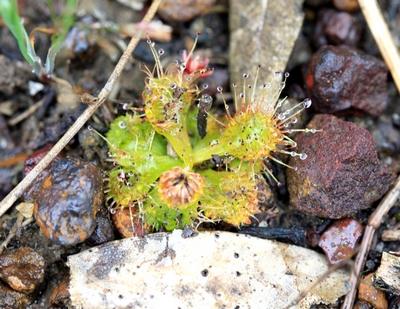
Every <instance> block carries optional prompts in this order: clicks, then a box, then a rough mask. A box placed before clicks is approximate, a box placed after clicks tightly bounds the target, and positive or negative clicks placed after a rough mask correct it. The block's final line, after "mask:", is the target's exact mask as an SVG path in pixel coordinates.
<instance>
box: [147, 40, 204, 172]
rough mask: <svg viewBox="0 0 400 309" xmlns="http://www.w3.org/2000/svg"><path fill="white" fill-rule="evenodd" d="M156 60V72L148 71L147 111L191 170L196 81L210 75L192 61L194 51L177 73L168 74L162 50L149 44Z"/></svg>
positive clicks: (148, 116) (184, 60)
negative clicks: (190, 127)
mask: <svg viewBox="0 0 400 309" xmlns="http://www.w3.org/2000/svg"><path fill="white" fill-rule="evenodd" d="M148 44H149V46H150V50H151V51H152V53H153V56H154V59H155V70H154V71H155V72H150V70H148V69H147V70H146V72H147V79H146V83H145V89H144V91H143V102H144V111H145V115H146V118H147V120H148V121H149V122H150V123H151V124H152V126H153V127H154V129H155V130H156V131H157V132H158V133H160V134H162V135H164V136H165V137H166V138H167V139H168V142H169V143H170V144H171V145H172V147H173V149H174V151H175V152H176V154H177V156H178V157H179V158H181V159H182V160H183V161H184V162H185V164H186V165H187V166H189V167H191V166H192V165H193V162H192V151H191V149H192V146H191V142H190V139H189V134H188V128H187V115H188V113H189V109H190V108H191V106H192V105H193V102H194V100H195V99H196V97H197V95H198V94H199V89H198V88H197V85H196V81H197V79H198V78H201V77H204V76H207V74H209V73H210V70H208V69H207V68H206V67H205V66H206V65H207V63H208V62H205V63H199V60H196V62H197V63H196V62H194V60H192V58H193V50H194V46H195V44H194V46H193V49H192V50H191V51H190V53H189V54H187V53H184V55H183V56H184V59H183V61H182V62H180V61H178V62H177V70H171V71H170V72H168V71H167V72H164V68H163V66H162V64H161V61H160V55H162V54H163V51H162V50H159V51H156V49H155V47H154V43H153V42H151V41H150V40H148Z"/></svg>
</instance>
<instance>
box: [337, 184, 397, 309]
mask: <svg viewBox="0 0 400 309" xmlns="http://www.w3.org/2000/svg"><path fill="white" fill-rule="evenodd" d="M399 195H400V177H399V178H397V180H396V184H395V186H394V187H393V189H392V190H390V191H389V193H388V194H387V195H386V196H385V198H384V199H383V200H382V201H381V203H380V204H379V206H378V207H377V208H376V209H375V211H374V212H373V214H372V215H371V217H370V218H369V220H368V225H367V227H366V228H365V231H364V236H363V239H362V242H361V245H360V251H359V253H358V254H357V257H356V261H355V263H354V269H353V271H352V272H351V275H350V285H351V287H350V291H349V293H347V295H346V298H345V300H344V303H343V306H342V309H351V308H353V303H354V299H355V297H356V291H357V286H358V279H359V276H360V273H361V270H362V268H363V267H364V263H365V260H366V259H367V254H368V251H369V249H370V247H371V243H372V240H373V238H374V234H375V231H376V229H377V228H378V227H379V226H380V224H381V222H382V219H383V217H384V216H385V215H386V214H387V213H388V211H389V210H390V208H392V206H393V205H394V203H396V201H397V199H398V198H399Z"/></svg>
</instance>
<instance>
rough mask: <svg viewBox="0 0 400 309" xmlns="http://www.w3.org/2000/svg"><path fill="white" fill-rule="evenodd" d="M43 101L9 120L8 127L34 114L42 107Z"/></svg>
mask: <svg viewBox="0 0 400 309" xmlns="http://www.w3.org/2000/svg"><path fill="white" fill-rule="evenodd" d="M43 102H44V99H42V100H40V101H38V102H36V103H35V104H33V105H31V106H30V107H29V108H28V109H27V110H26V111H24V112H22V113H21V114H19V115H17V116H15V117H13V118H11V119H10V120H9V121H8V124H9V125H10V126H15V125H16V124H18V123H20V122H21V121H22V120H24V119H26V118H28V117H29V116H30V115H32V114H33V113H34V112H36V111H37V110H38V109H39V108H40V107H41V106H42V105H43Z"/></svg>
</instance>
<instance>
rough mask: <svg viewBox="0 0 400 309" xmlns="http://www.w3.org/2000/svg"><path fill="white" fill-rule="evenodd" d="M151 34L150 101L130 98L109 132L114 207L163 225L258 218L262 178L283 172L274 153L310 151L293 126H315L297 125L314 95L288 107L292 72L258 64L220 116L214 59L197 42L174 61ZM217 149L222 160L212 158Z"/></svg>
mask: <svg viewBox="0 0 400 309" xmlns="http://www.w3.org/2000/svg"><path fill="white" fill-rule="evenodd" d="M148 43H149V46H150V49H151V51H152V53H153V56H154V59H155V68H154V70H153V71H150V70H149V69H147V68H146V69H145V70H146V73H147V79H146V83H145V89H144V91H143V94H142V98H143V104H144V108H143V111H137V109H133V108H132V109H130V108H127V109H128V112H127V114H126V115H123V116H119V117H118V118H116V119H115V120H114V121H113V122H112V123H111V127H110V130H109V131H108V133H107V134H106V140H107V142H108V144H109V149H110V159H111V161H112V162H113V165H114V168H113V169H112V170H111V171H109V175H108V179H107V180H108V188H107V194H108V199H109V200H110V201H111V207H114V208H115V207H136V210H137V212H135V213H136V215H137V216H138V218H140V219H141V220H142V221H143V224H144V225H145V226H147V227H149V228H152V229H153V230H166V231H171V230H173V229H175V228H184V227H186V226H197V225H198V224H199V223H201V222H216V221H221V220H222V221H225V222H226V223H229V224H231V225H233V226H237V227H239V226H241V225H243V224H249V223H250V222H251V221H250V220H251V218H252V217H253V216H254V215H255V214H256V213H257V212H258V211H259V208H258V204H259V200H258V196H259V195H258V190H257V185H258V183H259V182H260V181H262V179H263V177H264V175H265V174H266V175H267V176H269V177H271V178H273V179H275V177H274V175H273V174H272V172H271V171H270V170H269V169H268V167H267V166H266V165H265V160H272V161H275V162H277V163H279V164H282V165H284V166H286V167H288V168H291V167H290V166H288V165H287V164H285V163H284V162H282V161H281V160H279V159H278V154H281V153H283V154H287V155H290V156H296V157H299V158H300V159H301V160H305V159H306V157H307V156H306V154H304V153H297V152H296V151H295V148H296V143H295V142H294V141H293V140H292V139H291V138H290V137H289V136H288V134H290V133H292V132H296V131H305V132H311V133H313V132H315V130H314V129H291V128H290V127H291V125H292V124H293V123H295V122H296V116H297V115H298V114H299V113H301V112H302V111H303V110H304V109H305V108H308V107H310V105H311V101H310V100H308V99H307V100H305V101H303V102H301V103H299V104H297V105H295V106H292V107H290V108H285V103H286V101H285V99H280V98H279V97H280V94H281V91H282V89H283V87H284V85H285V81H286V78H287V76H286V75H283V74H276V76H275V77H274V81H273V82H271V83H267V84H261V85H260V84H259V83H258V72H259V69H260V68H257V72H256V74H255V76H254V78H251V77H250V76H249V75H248V74H244V75H243V81H242V85H241V86H238V85H235V84H234V85H232V89H233V94H234V102H233V104H232V105H233V106H232V107H231V108H229V106H228V104H227V102H226V101H225V99H223V101H224V105H225V109H226V115H225V116H224V117H217V116H216V115H214V114H213V113H212V112H211V109H210V108H211V104H212V98H211V97H210V96H209V95H207V94H204V93H203V90H202V89H199V88H198V87H197V85H196V82H197V81H198V79H200V78H202V77H204V76H207V75H209V74H212V70H209V69H207V62H204V61H201V60H200V59H198V58H194V57H193V50H192V51H191V52H190V53H189V54H184V56H183V59H182V60H180V61H177V63H176V66H173V68H172V69H169V70H165V68H163V66H162V65H161V61H160V56H161V55H162V54H163V51H162V50H159V51H157V50H156V48H155V46H154V43H153V42H151V41H148ZM217 91H218V92H219V93H221V94H222V91H223V89H222V88H221V87H218V88H217ZM222 97H223V96H222ZM204 116H206V117H204ZM205 118H206V124H205V125H204V123H203V124H201V123H200V121H201V120H204V119H205ZM202 122H204V121H202ZM201 127H205V130H199V128H200V129H201ZM201 131H205V132H201ZM216 157H217V158H221V159H222V161H223V165H224V166H223V167H224V168H223V169H222V170H221V169H220V168H219V169H216V168H215V166H214V165H213V164H212V163H211V162H212V160H213V159H215V158H216ZM275 180H276V179H275Z"/></svg>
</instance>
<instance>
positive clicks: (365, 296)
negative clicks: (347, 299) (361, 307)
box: [358, 273, 388, 309]
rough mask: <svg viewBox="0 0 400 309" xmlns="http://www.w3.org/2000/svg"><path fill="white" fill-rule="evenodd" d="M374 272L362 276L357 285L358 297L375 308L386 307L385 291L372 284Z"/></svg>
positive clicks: (382, 308)
mask: <svg viewBox="0 0 400 309" xmlns="http://www.w3.org/2000/svg"><path fill="white" fill-rule="evenodd" d="M373 282H374V274H373V273H371V274H369V275H367V276H365V277H363V278H362V279H361V281H360V285H359V287H358V298H359V299H360V300H363V301H366V302H368V303H370V304H371V305H373V306H374V308H375V309H387V308H388V301H387V300H386V296H385V293H384V292H383V291H381V290H378V289H377V288H376V287H374V286H373Z"/></svg>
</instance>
